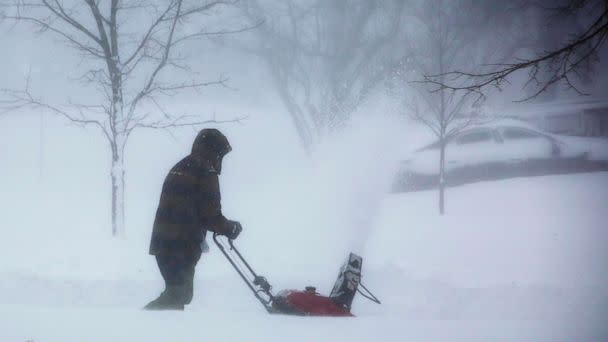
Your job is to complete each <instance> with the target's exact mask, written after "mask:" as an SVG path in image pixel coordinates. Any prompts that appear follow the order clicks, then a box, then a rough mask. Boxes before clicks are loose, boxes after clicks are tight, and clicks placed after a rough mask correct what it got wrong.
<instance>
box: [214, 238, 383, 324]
mask: <svg viewBox="0 0 608 342" xmlns="http://www.w3.org/2000/svg"><path fill="white" fill-rule="evenodd" d="M218 237H219V236H218V235H217V234H213V241H214V242H215V244H216V245H217V246H218V248H219V249H220V251H222V254H224V256H225V257H226V259H228V261H229V262H230V264H231V265H232V267H234V269H235V270H236V272H237V273H238V274H239V276H240V277H241V279H243V281H244V282H245V284H247V287H249V289H250V290H251V291H252V292H253V294H254V295H255V297H256V298H257V299H258V301H259V302H260V303H261V304H262V306H264V309H266V311H268V312H269V313H271V314H286V315H298V316H354V315H353V314H352V313H351V312H350V309H351V305H352V302H353V298H354V297H355V294H356V293H357V292H359V293H360V294H361V295H362V296H363V297H365V298H367V299H369V300H371V301H373V302H375V303H377V304H380V301H379V300H378V298H376V296H374V294H373V293H371V291H369V290H368V289H367V288H366V287H365V286H364V285H363V284H362V283H361V266H362V262H363V259H362V258H361V257H360V256H358V255H356V254H353V253H350V255H349V257H348V260H347V261H346V263H344V265H343V266H342V268H340V273H339V275H338V279H337V280H336V282H335V284H334V287H333V290H332V291H331V294H330V295H329V297H327V296H323V295H321V294H319V293H317V290H316V288H315V287H313V286H307V287H306V288H305V289H304V290H303V291H302V290H282V291H279V292H278V293H277V294H276V295H275V294H273V293H272V286H271V285H270V284H269V283H268V280H266V278H265V277H262V276H259V275H258V274H257V273H256V272H255V271H254V270H253V268H252V267H251V266H250V265H249V263H248V262H247V261H246V260H245V258H244V257H243V255H242V254H241V253H240V252H239V250H238V249H237V248H236V247H235V246H234V243H233V241H232V240H230V239H226V240H228V246H226V245H225V243H223V242H220V240H219V238H218Z"/></svg>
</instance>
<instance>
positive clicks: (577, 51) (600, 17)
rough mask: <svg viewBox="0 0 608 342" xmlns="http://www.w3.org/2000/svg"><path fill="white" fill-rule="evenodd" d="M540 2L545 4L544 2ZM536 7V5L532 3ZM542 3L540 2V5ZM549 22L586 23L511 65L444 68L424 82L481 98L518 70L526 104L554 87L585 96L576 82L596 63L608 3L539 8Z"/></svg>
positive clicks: (594, 0) (587, 0)
mask: <svg viewBox="0 0 608 342" xmlns="http://www.w3.org/2000/svg"><path fill="white" fill-rule="evenodd" d="M544 3H547V2H546V1H545V2H544ZM535 4H536V5H539V3H535ZM542 4H543V2H540V5H541V6H542ZM542 8H543V9H544V10H545V11H546V13H547V14H548V17H549V19H551V20H559V21H564V22H567V21H570V20H572V19H573V18H574V19H580V20H583V21H586V27H585V28H584V29H583V30H581V32H578V33H577V34H575V35H574V37H572V36H567V35H564V36H563V38H562V39H563V42H562V44H561V45H560V46H558V47H557V48H554V49H551V50H548V51H544V52H542V53H539V54H537V55H536V56H535V57H534V58H518V59H517V61H515V62H509V63H495V64H489V65H488V64H484V65H481V66H478V67H477V70H475V71H462V69H460V70H457V69H456V70H454V69H448V70H447V71H444V72H440V73H430V74H427V75H425V81H426V82H427V83H429V84H432V85H434V86H435V90H449V91H464V92H467V93H474V94H477V95H478V96H479V97H484V96H485V93H486V90H487V88H495V89H499V90H500V89H502V88H503V87H504V86H505V84H508V83H509V78H510V76H512V75H513V74H514V73H516V72H518V71H520V70H527V72H528V77H527V82H526V83H525V86H526V87H528V86H530V87H532V88H533V89H534V91H533V92H532V93H531V95H528V96H526V97H524V98H523V99H521V100H519V101H527V100H530V99H532V98H535V97H537V96H538V95H540V94H542V93H544V92H546V91H547V90H548V89H549V88H551V87H552V86H554V85H557V84H560V83H562V84H566V85H567V87H568V88H570V89H572V90H574V91H575V92H577V93H578V94H581V95H585V92H584V91H583V90H581V89H580V87H579V86H578V82H577V81H579V80H580V78H582V77H584V75H585V73H586V71H588V70H589V68H590V66H591V65H593V64H595V63H598V62H599V57H598V55H599V51H600V50H601V49H602V47H603V46H604V43H605V42H606V40H608V1H606V0H565V1H557V2H556V1H553V2H551V4H550V5H545V6H542Z"/></svg>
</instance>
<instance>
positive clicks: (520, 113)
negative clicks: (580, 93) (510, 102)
mask: <svg viewBox="0 0 608 342" xmlns="http://www.w3.org/2000/svg"><path fill="white" fill-rule="evenodd" d="M505 116H507V117H512V118H516V119H520V120H524V121H527V122H530V123H531V124H534V125H536V126H537V127H538V128H539V129H542V130H544V131H547V132H551V133H558V134H567V135H577V136H593V137H600V136H601V137H608V100H591V99H579V100H575V101H552V102H549V103H534V104H519V105H516V106H513V108H510V110H509V112H507V113H505Z"/></svg>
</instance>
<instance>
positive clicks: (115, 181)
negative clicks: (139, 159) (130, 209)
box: [110, 149, 125, 236]
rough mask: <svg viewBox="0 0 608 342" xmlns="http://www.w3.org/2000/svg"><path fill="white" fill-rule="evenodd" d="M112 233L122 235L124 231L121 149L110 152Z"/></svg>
mask: <svg viewBox="0 0 608 342" xmlns="http://www.w3.org/2000/svg"><path fill="white" fill-rule="evenodd" d="M110 172H111V173H110V176H111V178H112V235H113V236H123V235H124V233H125V168H124V153H123V151H122V149H114V151H113V153H112V167H111V171H110Z"/></svg>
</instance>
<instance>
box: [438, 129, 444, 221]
mask: <svg viewBox="0 0 608 342" xmlns="http://www.w3.org/2000/svg"><path fill="white" fill-rule="evenodd" d="M439 151H440V152H439V215H443V214H444V212H445V144H444V143H443V141H442V142H441V144H440V147H439Z"/></svg>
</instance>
